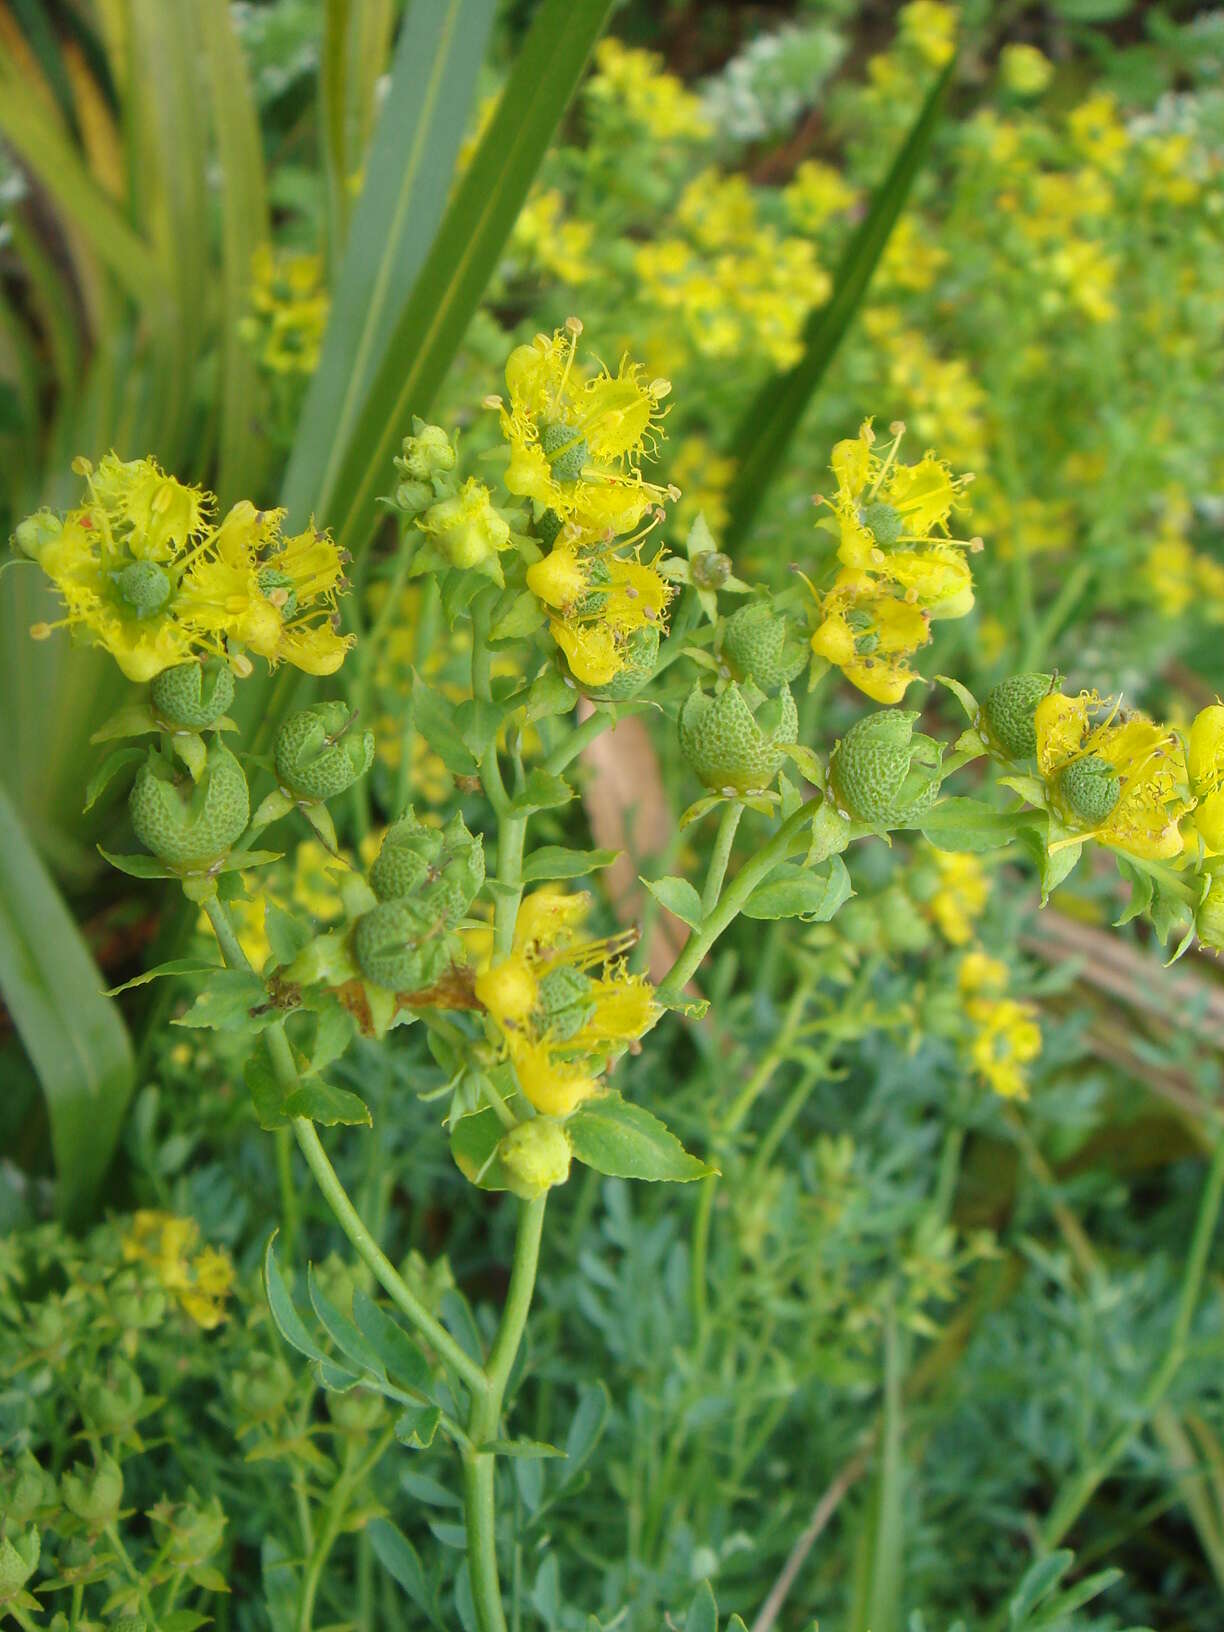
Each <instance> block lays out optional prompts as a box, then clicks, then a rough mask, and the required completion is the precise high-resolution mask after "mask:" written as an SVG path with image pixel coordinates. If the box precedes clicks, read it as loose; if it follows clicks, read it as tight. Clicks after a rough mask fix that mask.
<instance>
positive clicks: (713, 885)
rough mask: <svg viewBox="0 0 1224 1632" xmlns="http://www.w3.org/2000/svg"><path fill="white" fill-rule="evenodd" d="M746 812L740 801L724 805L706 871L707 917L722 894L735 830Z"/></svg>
mask: <svg viewBox="0 0 1224 1632" xmlns="http://www.w3.org/2000/svg"><path fill="white" fill-rule="evenodd" d="M743 814H744V807H743V805H741V804H740V803H739V802H738V801H733V802H732V803H731V804H729V805H724V806H723V813H722V815H721V816H720V817H719V821H718V832H717V833H716V834H715V836H714V848H713V850H712V851H711V852H710V865H709V868H708V870H707V872H706V881H705V888H704V889H703V890H702V892H701V916H702V918H703V919H706V918H708V917H709V916H710V914H711V913H712V912H713V911H714V908H715V907H716V906H717V905H718V898H719V896H720V895H721V894H722V887H723V880H724V879H725V878H726V876H727V865H728V863H729V862H730V860H731V851H732V849H733V847H734V845H735V830H736V828H737V827H738V826H739V824H740V817H741V816H743Z"/></svg>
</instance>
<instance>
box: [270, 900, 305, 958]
mask: <svg viewBox="0 0 1224 1632" xmlns="http://www.w3.org/2000/svg"><path fill="white" fill-rule="evenodd" d="M264 931H265V933H266V934H267V937H268V945H269V946H270V947H271V948H272V956H273V957H274V958H275V959H276V961H277V964H278V965H280V966H281V967H283V966H284V965H285V964H287V963H292V962H293V960H294V958H296V957H297V955H298V953H299V952H301V951H303V950H304V949H305V948H306V947H308V946H309V945H310V943H311V941H312V940H314V933H313V931H312V930H311V929H310V928H309V927H308V926H307V925H306V924H303V923H299V922H298V920H297V919H296V918H293V917H291V916H290V915H289V913H287V912H286V911H285V910H284V908H283V907H278V906H277V905H276V903H275V902H274V901H268V900H265V901H264Z"/></svg>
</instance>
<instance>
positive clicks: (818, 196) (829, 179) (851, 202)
mask: <svg viewBox="0 0 1224 1632" xmlns="http://www.w3.org/2000/svg"><path fill="white" fill-rule="evenodd" d="M858 200H859V191H858V188H857V187H852V186H851V185H850V183H849V182H848V181H847V180H846V179H845V177H844V176H843V175H842V173H841V171H840V170H835V169H834V168H833V166H832V165H831V164H822V163H821V161H820V160H819V159H805V160H804V162H803V163H802V164H801V165H800V166H799V168H798V169H797V170H796V171H795V174H794V176H793V177H792V178H791V180H790V181H789V182H788V183H787V185H786V186H785V187H784V188H783V189H782V202H783V203H784V204H785V205H786V211H787V214H788V215H789V216H790V218H791V220H792V221H793V222H794V224H795V225H796V226H797V227H798V228H799V230H800V232H819V231H820V229H821V227H823V226H824V224H825V222H826V221H828V220H829V219H830V218H831V217H833V216H835V215H840V214H841V213H842V211H843V210H849V209H853V207H854V206H855V205H856V204H857V203H858Z"/></svg>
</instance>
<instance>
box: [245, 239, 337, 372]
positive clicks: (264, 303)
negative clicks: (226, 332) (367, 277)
mask: <svg viewBox="0 0 1224 1632" xmlns="http://www.w3.org/2000/svg"><path fill="white" fill-rule="evenodd" d="M323 275H324V266H323V257H322V256H321V255H311V254H300V253H280V254H278V253H277V252H276V251H275V250H273V249H272V247H271V246H270V245H268V244H263V245H261V246H260V248H259V249H257V250H256V252H255V255H254V258H253V260H252V264H251V308H252V314H253V315H252V316H250V317H248V318H246V319H244V320H243V322H242V324H241V326H240V328H241V333H242V337H243V339H244V340H246V342H247V343H248V344H249V345H251V346H252V347H253V348H254V350H255V353H256V356H257V357H258V359H259V361H260V362H261V363H262V364H263V366H264V367H265V368H267V369H269V370H270V371H271V372H272V373H274V374H313V373H314V371H315V369H316V368H317V367H318V362H319V353H320V350H321V349H322V345H323V333H324V330H325V329H326V328H327V317H328V312H329V310H330V305H331V302H330V297H329V296H328V293H327V289H326V287H325V285H324V282H323Z"/></svg>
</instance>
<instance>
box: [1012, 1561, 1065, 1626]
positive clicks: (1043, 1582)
mask: <svg viewBox="0 0 1224 1632" xmlns="http://www.w3.org/2000/svg"><path fill="white" fill-rule="evenodd" d="M1074 1562H1075V1554H1074V1553H1072V1552H1069V1551H1067V1550H1065V1549H1064V1550H1063V1551H1062V1552H1057V1553H1051V1554H1050V1555H1049V1557H1048V1558H1039V1559H1038V1560H1037V1562H1036V1563H1035V1564H1034V1565H1032V1566H1031V1567H1030V1568H1029V1569H1028V1571H1027V1572H1026V1573H1025V1576H1024V1579H1023V1580H1022V1581H1021V1583H1020V1585H1019V1587H1018V1588H1017V1591H1016V1596H1015V1597H1014V1598H1013V1599H1012V1601H1011V1603H1010V1604H1009V1605H1008V1611H1007V1613H1008V1620H1009V1622H1010V1624H1011V1626H1012V1627H1013V1628H1015V1629H1016V1632H1019V1628H1020V1627H1022V1626H1023V1625H1024V1623H1025V1621H1026V1620H1027V1619H1028V1617H1029V1616H1030V1615H1031V1614H1032V1612H1033V1610H1034V1609H1036V1607H1037V1605H1038V1604H1039V1603H1040V1602H1041V1600H1042V1599H1043V1598H1046V1597H1048V1596H1049V1594H1050V1593H1051V1592H1053V1591H1054V1588H1055V1587H1056V1586H1057V1585H1058V1583H1059V1582H1060V1581H1061V1580H1062V1578H1063V1576H1064V1575H1066V1573H1067V1571H1068V1570H1069V1569H1070V1568H1071V1565H1072V1564H1073V1563H1074Z"/></svg>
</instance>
